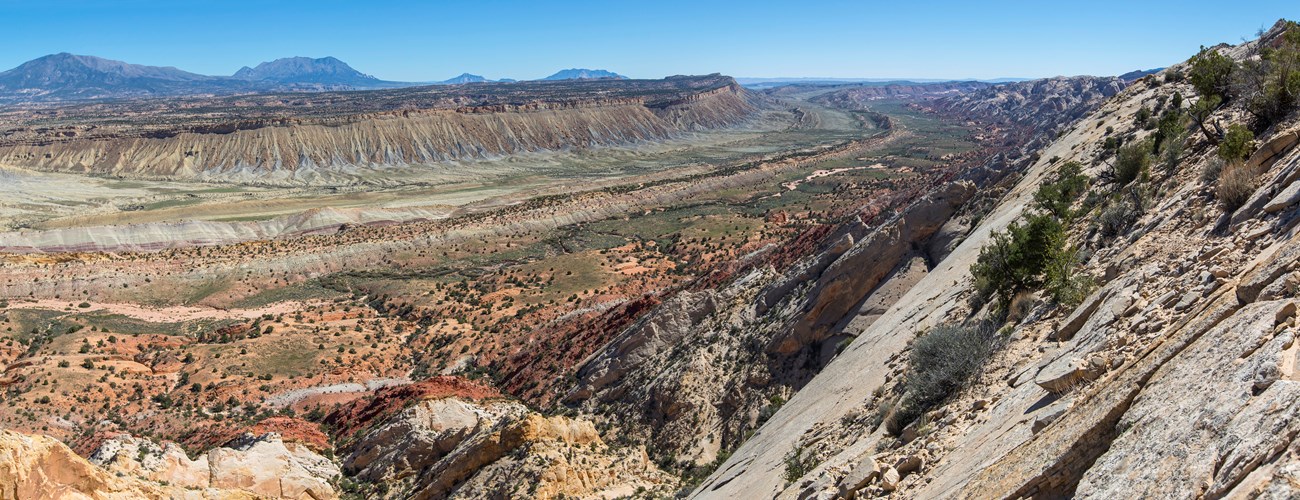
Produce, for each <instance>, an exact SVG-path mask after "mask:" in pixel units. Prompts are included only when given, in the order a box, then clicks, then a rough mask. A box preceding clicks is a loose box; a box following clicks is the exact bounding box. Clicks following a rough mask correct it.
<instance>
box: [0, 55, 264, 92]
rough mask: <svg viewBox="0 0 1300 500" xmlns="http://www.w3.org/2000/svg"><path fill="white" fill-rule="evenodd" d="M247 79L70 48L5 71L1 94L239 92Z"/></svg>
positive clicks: (0, 78)
mask: <svg viewBox="0 0 1300 500" xmlns="http://www.w3.org/2000/svg"><path fill="white" fill-rule="evenodd" d="M241 87H247V85H246V84H243V83H241V82H228V81H222V80H221V79H220V78H215V77H211V76H205V75H199V74H195V73H189V72H186V71H181V70H179V69H176V68H171V67H158V66H142V65H138V64H127V63H124V62H122V61H113V60H109V59H103V58H99V57H94V56H79V55H73V54H68V53H66V52H65V53H60V54H53V55H48V56H45V57H40V58H37V59H33V60H31V61H27V62H25V63H23V64H21V65H19V66H18V67H16V68H14V69H11V70H8V71H5V72H3V73H0V96H4V95H9V96H19V97H22V98H26V99H90V98H96V97H126V96H154V95H176V94H184V93H206V92H216V91H234V90H237V89H239V88H241Z"/></svg>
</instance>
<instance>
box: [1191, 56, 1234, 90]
mask: <svg viewBox="0 0 1300 500" xmlns="http://www.w3.org/2000/svg"><path fill="white" fill-rule="evenodd" d="M1191 66H1192V67H1191V70H1190V71H1188V74H1187V79H1188V80H1189V81H1191V83H1192V87H1195V88H1196V93H1198V94H1200V95H1201V97H1211V96H1218V97H1219V98H1221V99H1223V100H1225V101H1226V100H1228V99H1229V97H1230V92H1231V89H1232V77H1233V73H1234V72H1235V71H1236V69H1237V63H1236V62H1234V61H1233V60H1232V59H1230V58H1228V56H1225V55H1223V54H1220V53H1219V51H1217V50H1213V49H1207V48H1204V47H1201V52H1200V53H1199V54H1196V56H1195V57H1192V64H1191Z"/></svg>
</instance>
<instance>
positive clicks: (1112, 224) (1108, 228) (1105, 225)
mask: <svg viewBox="0 0 1300 500" xmlns="http://www.w3.org/2000/svg"><path fill="white" fill-rule="evenodd" d="M1143 202H1144V200H1143V198H1142V194H1141V192H1140V191H1139V190H1136V189H1133V188H1129V189H1127V190H1125V192H1123V193H1121V194H1120V196H1118V197H1117V198H1116V199H1113V200H1112V201H1111V203H1110V204H1108V205H1107V206H1106V208H1105V209H1103V210H1102V211H1101V213H1100V214H1098V215H1097V228H1098V230H1100V231H1101V235H1102V236H1105V237H1107V238H1113V237H1115V236H1119V235H1121V234H1124V233H1125V232H1127V231H1128V228H1129V227H1131V226H1133V223H1135V222H1137V220H1138V218H1140V217H1142V214H1143V212H1145V211H1146V208H1145V203H1143Z"/></svg>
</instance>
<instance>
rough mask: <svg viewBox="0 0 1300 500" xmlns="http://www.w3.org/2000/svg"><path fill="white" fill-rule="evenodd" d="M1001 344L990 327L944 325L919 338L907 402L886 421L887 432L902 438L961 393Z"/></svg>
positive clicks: (909, 375)
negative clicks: (911, 426) (924, 416)
mask: <svg viewBox="0 0 1300 500" xmlns="http://www.w3.org/2000/svg"><path fill="white" fill-rule="evenodd" d="M999 344H1000V339H999V338H998V335H997V330H996V329H995V328H994V327H993V326H992V325H989V324H980V325H978V326H958V325H941V326H938V327H935V328H934V329H933V330H931V331H930V332H929V333H927V334H925V335H922V336H921V337H919V338H917V339H916V341H915V342H913V343H912V353H911V355H910V357H909V359H908V363H907V374H906V375H905V378H904V381H903V387H904V390H905V392H904V394H903V398H902V400H901V401H899V403H898V405H896V406H895V407H894V411H893V412H892V413H891V414H890V415H889V416H888V417H887V418H886V422H885V425H886V429H887V430H888V431H889V432H891V433H893V434H898V433H899V432H901V431H902V429H903V427H906V426H907V424H909V423H911V422H912V421H914V420H916V419H917V418H919V417H920V416H921V415H922V414H924V413H925V412H927V411H930V409H932V408H934V407H935V406H937V405H938V404H939V403H942V402H943V401H944V400H945V399H947V398H948V397H949V396H950V395H952V394H953V393H956V392H957V391H958V390H960V389H961V388H962V387H963V386H965V385H966V382H967V381H969V380H970V378H971V377H972V376H974V375H975V374H976V373H978V372H979V370H980V368H981V367H982V366H984V362H985V361H986V360H987V359H988V357H989V355H990V354H992V353H993V351H994V350H995V349H996V348H997V346H998V345H999Z"/></svg>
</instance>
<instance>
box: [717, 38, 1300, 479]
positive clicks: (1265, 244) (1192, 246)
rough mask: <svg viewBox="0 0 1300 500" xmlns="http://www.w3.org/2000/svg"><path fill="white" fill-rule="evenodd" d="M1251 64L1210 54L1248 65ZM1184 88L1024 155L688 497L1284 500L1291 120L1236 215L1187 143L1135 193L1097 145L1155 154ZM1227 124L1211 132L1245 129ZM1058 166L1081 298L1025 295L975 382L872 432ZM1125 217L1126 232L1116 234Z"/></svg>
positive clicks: (1150, 88)
mask: <svg viewBox="0 0 1300 500" xmlns="http://www.w3.org/2000/svg"><path fill="white" fill-rule="evenodd" d="M1279 34H1280V33H1279V30H1278V29H1277V28H1275V29H1274V30H1273V31H1272V32H1270V33H1269V34H1267V35H1265V37H1264V40H1265V43H1268V42H1269V41H1270V40H1276V39H1277V37H1278V36H1279ZM1258 46H1259V45H1258V44H1256V43H1254V42H1252V43H1247V44H1244V45H1242V46H1238V47H1232V48H1227V49H1224V52H1225V53H1226V54H1228V55H1229V56H1231V57H1233V58H1235V59H1237V60H1244V59H1247V58H1249V57H1251V56H1252V55H1254V54H1255V53H1256V52H1255V51H1256V49H1257V47H1258ZM1186 69H1187V68H1186V65H1178V66H1175V67H1173V68H1171V69H1169V70H1166V71H1165V72H1162V73H1161V74H1158V75H1155V76H1153V77H1148V78H1145V79H1142V80H1139V81H1137V82H1135V83H1134V84H1132V85H1131V86H1130V87H1128V88H1127V89H1125V90H1124V91H1122V92H1121V93H1119V94H1117V95H1116V96H1115V97H1114V98H1112V99H1110V100H1108V101H1107V102H1106V103H1105V104H1104V105H1102V106H1101V107H1100V108H1098V109H1096V110H1094V111H1091V112H1090V113H1087V114H1086V115H1085V116H1084V118H1082V119H1080V120H1078V121H1076V122H1075V123H1074V124H1073V125H1071V126H1068V127H1067V128H1066V129H1065V130H1064V132H1063V134H1062V135H1061V136H1060V137H1059V138H1058V139H1056V140H1054V141H1052V142H1051V143H1050V144H1049V145H1047V146H1046V147H1045V148H1043V149H1042V150H1041V151H1039V152H1038V153H1037V154H1036V155H1034V157H1036V158H1037V159H1036V160H1035V161H1034V162H1033V163H1032V165H1031V166H1029V168H1028V169H1027V170H1026V171H1025V172H1024V174H1023V176H1022V177H1020V178H1019V180H1018V181H1017V182H1016V183H1015V185H1014V186H1013V187H1012V188H1011V189H1010V190H1009V191H1007V192H1006V194H1005V195H1004V196H1002V197H1001V198H1000V199H999V200H998V202H997V203H996V204H995V205H994V206H993V207H992V209H991V210H990V211H989V213H988V214H987V215H985V216H984V217H982V218H981V219H980V220H981V222H980V223H979V224H978V226H976V227H975V228H974V229H973V230H971V231H970V233H969V234H968V235H967V236H966V237H965V239H964V241H962V242H961V243H960V245H957V246H956V248H955V249H954V250H953V251H952V252H951V253H950V254H948V255H947V256H946V257H945V258H943V259H942V260H941V261H940V262H937V263H936V265H935V266H934V267H933V268H932V269H931V270H930V271H929V273H928V274H927V275H925V276H924V277H923V278H922V279H920V280H919V281H917V282H916V283H915V285H914V286H911V287H910V288H908V289H907V291H906V292H905V293H903V294H902V296H901V297H900V298H898V300H897V301H895V302H894V303H893V304H892V305H891V306H889V307H887V308H886V309H885V310H884V311H883V313H882V314H881V315H880V316H879V317H878V318H877V319H875V320H874V321H873V322H872V323H871V324H870V325H869V326H868V327H866V328H865V329H864V330H863V331H861V333H860V334H858V335H857V337H856V340H854V341H853V343H852V344H850V345H848V346H846V348H845V349H844V350H843V352H842V354H841V355H839V356H838V357H836V358H835V359H834V360H833V361H832V362H831V363H830V364H829V365H828V366H827V367H826V368H825V369H824V370H822V371H821V372H820V373H819V374H818V375H817V376H816V377H815V378H813V379H812V380H811V381H810V382H809V383H808V384H807V385H806V386H804V387H803V388H802V389H800V390H799V391H798V392H797V393H795V394H794V396H793V397H792V398H790V400H789V402H787V403H786V404H785V405H784V406H782V407H781V409H780V410H779V411H777V412H775V414H774V415H772V416H771V418H770V419H769V420H768V421H767V423H766V424H765V425H764V426H763V427H762V428H760V429H759V430H758V432H757V433H755V435H754V437H753V438H751V439H749V440H748V441H746V442H745V443H744V444H743V445H741V446H740V448H739V449H737V450H736V451H735V453H734V454H733V455H731V457H730V458H729V459H728V460H727V461H725V462H724V463H722V464H721V465H720V466H719V467H718V469H717V471H716V472H714V473H713V475H712V476H711V477H710V478H709V479H708V480H706V481H705V482H704V483H703V484H702V485H701V486H700V487H699V488H698V489H696V490H695V492H694V495H695V496H696V497H699V498H773V497H775V498H812V497H817V498H831V497H837V496H853V495H856V496H858V497H864V496H886V495H888V496H897V497H904V498H1000V497H1040V498H1059V497H1080V498H1115V497H1117V496H1139V497H1152V496H1158V497H1199V496H1205V497H1214V498H1223V497H1228V498H1256V497H1265V498H1294V497H1295V495H1296V491H1297V486H1296V485H1297V484H1300V481H1297V479H1298V478H1300V473H1297V471H1298V470H1300V449H1297V444H1296V442H1295V439H1294V438H1295V436H1296V435H1297V434H1298V431H1297V430H1298V429H1300V418H1298V417H1297V415H1300V413H1297V408H1296V391H1297V387H1300V386H1297V385H1296V382H1295V380H1296V378H1295V365H1296V342H1295V339H1296V335H1297V333H1300V331H1298V330H1297V327H1296V311H1297V300H1298V299H1297V296H1296V290H1297V286H1296V284H1297V283H1300V277H1297V276H1296V274H1295V272H1294V270H1295V266H1296V262H1297V257H1298V256H1300V251H1298V250H1297V248H1300V235H1297V230H1296V227H1297V221H1300V218H1297V216H1296V214H1297V210H1300V196H1296V195H1295V193H1296V192H1297V191H1300V188H1297V186H1300V184H1297V182H1298V181H1297V179H1300V148H1296V147H1295V144H1296V143H1297V142H1298V141H1297V140H1296V139H1295V138H1296V137H1297V133H1296V130H1297V128H1298V127H1300V115H1297V113H1296V111H1295V110H1294V109H1292V110H1291V112H1290V114H1289V116H1287V117H1286V118H1284V119H1283V120H1282V121H1281V122H1279V123H1277V124H1275V125H1272V126H1269V127H1267V128H1265V129H1264V130H1262V131H1261V132H1260V133H1259V135H1258V148H1257V149H1256V150H1255V153H1253V154H1252V155H1250V156H1249V158H1247V159H1246V160H1244V161H1242V162H1241V165H1243V166H1244V167H1231V168H1248V169H1250V170H1249V172H1251V173H1252V174H1251V177H1250V179H1249V182H1248V184H1247V186H1248V188H1249V191H1250V194H1249V195H1247V196H1245V197H1244V198H1245V201H1244V202H1243V204H1242V205H1241V206H1240V208H1234V209H1229V208H1225V207H1230V206H1227V205H1223V203H1224V202H1223V200H1221V199H1219V196H1218V195H1216V186H1217V184H1218V183H1219V182H1221V180H1216V179H1215V177H1214V175H1213V172H1216V168H1217V167H1219V166H1220V164H1221V162H1222V160H1221V159H1219V157H1218V155H1217V154H1216V151H1217V148H1216V147H1214V145H1213V144H1211V142H1210V140H1208V139H1207V138H1206V137H1205V136H1204V135H1202V134H1200V133H1199V132H1197V133H1192V134H1190V135H1188V136H1184V137H1186V141H1185V144H1183V146H1184V147H1185V149H1183V151H1182V154H1180V155H1171V156H1169V157H1167V159H1168V161H1167V162H1159V163H1152V164H1151V166H1150V171H1149V174H1148V175H1149V178H1142V179H1138V180H1135V181H1133V182H1132V183H1124V184H1120V183H1119V181H1116V180H1115V179H1114V177H1112V176H1111V175H1112V174H1111V172H1112V170H1111V162H1113V161H1114V159H1113V157H1111V153H1108V152H1107V138H1108V137H1114V136H1121V137H1124V138H1126V142H1127V143H1134V142H1138V141H1141V140H1143V139H1145V138H1148V137H1151V136H1152V135H1154V134H1155V133H1156V132H1155V131H1154V130H1152V129H1154V128H1155V127H1148V126H1147V122H1146V121H1144V120H1143V119H1139V117H1140V116H1146V115H1148V114H1149V111H1147V112H1144V111H1142V109H1143V108H1146V109H1147V110H1151V109H1155V110H1160V109H1162V108H1164V109H1169V106H1171V105H1170V104H1169V103H1172V102H1177V101H1178V99H1176V98H1174V95H1175V94H1176V93H1177V94H1180V95H1181V96H1182V97H1184V98H1187V97H1190V96H1195V95H1196V93H1195V91H1194V90H1193V89H1192V87H1191V86H1190V85H1189V84H1187V83H1185V82H1183V81H1182V80H1180V79H1179V78H1178V77H1177V74H1178V73H1179V72H1183V71H1186ZM1244 106H1245V104H1244V103H1243V102H1241V101H1235V102H1232V103H1230V104H1229V105H1227V106H1224V107H1222V108H1219V109H1217V110H1215V111H1214V113H1212V119H1213V120H1216V121H1220V122H1222V123H1225V124H1226V123H1242V122H1248V121H1249V118H1248V116H1249V115H1248V114H1247V113H1246V112H1245V108H1244ZM996 108H997V106H993V107H991V108H987V109H996ZM1008 116H1009V115H1008ZM1185 123H1186V125H1187V127H1188V129H1191V128H1192V125H1191V123H1190V122H1185ZM1108 127H1109V128H1110V130H1107V129H1108ZM1179 140H1182V139H1179ZM1068 161H1077V162H1079V163H1080V164H1082V165H1083V166H1084V173H1085V175H1088V176H1089V177H1090V178H1091V180H1090V188H1089V189H1090V190H1091V191H1092V192H1093V193H1094V198H1093V201H1091V202H1082V203H1081V205H1082V206H1080V207H1079V208H1080V210H1082V211H1083V212H1082V213H1083V215H1081V216H1080V219H1079V221H1076V222H1075V223H1073V224H1071V225H1070V226H1069V227H1070V230H1069V233H1068V234H1069V238H1070V241H1071V242H1073V243H1074V244H1075V245H1077V247H1079V248H1081V249H1083V250H1082V253H1081V255H1082V257H1081V263H1080V272H1082V273H1085V274H1086V275H1088V276H1091V277H1092V278H1093V279H1095V280H1096V284H1097V288H1096V289H1095V291H1094V292H1093V293H1092V294H1091V295H1090V296H1088V297H1086V298H1084V299H1082V300H1081V301H1080V302H1079V303H1078V304H1077V305H1063V304H1058V303H1055V302H1053V301H1052V300H1051V299H1049V298H1046V296H1045V295H1039V294H1026V295H1024V296H1021V297H1020V298H1018V299H1017V302H1018V304H1017V305H1013V306H1012V308H1013V309H1015V310H1016V313H1015V315H1014V316H1012V317H1011V318H1010V319H1009V320H1007V321H1006V322H1005V323H1000V326H1001V329H1000V333H998V334H997V335H998V336H999V337H998V338H999V339H1001V340H1000V345H1001V347H1000V350H999V351H997V352H996V353H995V354H994V355H993V356H992V357H991V359H990V361H988V362H987V363H986V364H984V365H983V366H981V368H980V370H979V373H978V374H977V375H976V376H975V378H974V379H973V380H972V381H970V382H969V383H967V384H965V385H963V386H962V387H960V388H959V389H958V390H956V391H953V393H951V394H949V395H948V397H947V398H945V399H944V401H943V402H942V403H940V404H939V405H938V406H936V407H933V408H931V409H929V410H928V411H926V412H925V413H924V414H923V415H922V416H921V417H920V418H919V419H918V420H916V421H915V422H914V423H913V424H910V425H908V426H906V427H904V428H903V429H901V430H900V429H894V430H892V431H891V430H890V429H887V426H886V425H882V424H881V419H882V418H884V419H888V418H889V416H890V414H891V411H890V408H891V407H893V405H895V404H896V403H897V402H898V401H899V398H900V397H901V396H903V395H905V394H906V391H907V389H906V386H905V384H904V383H903V382H904V381H905V380H907V378H908V376H909V373H911V372H910V371H909V370H910V369H909V368H908V359H909V357H910V356H912V355H913V354H915V351H914V350H913V347H914V344H913V339H915V338H916V337H917V336H918V335H923V334H926V333H927V332H930V331H932V330H933V329H934V328H935V327H936V326H939V325H945V324H962V323H974V322H978V321H980V320H981V319H983V318H989V317H992V315H991V313H990V310H989V309H988V308H985V307H983V306H979V305H978V303H974V302H972V301H971V300H970V299H971V297H972V295H973V294H974V289H975V284H974V281H973V279H972V278H971V274H970V269H971V265H972V264H973V263H975V262H976V261H977V259H978V258H979V255H980V252H981V249H982V248H984V247H985V246H986V245H988V244H989V243H990V241H992V240H991V235H992V234H993V233H994V232H995V231H1002V230H1004V229H1005V228H1007V227H1008V226H1009V225H1010V224H1011V223H1012V222H1013V221H1016V220H1017V219H1018V218H1019V217H1020V216H1021V215H1022V214H1024V213H1026V212H1028V211H1030V210H1032V209H1031V208H1030V207H1031V206H1032V204H1033V199H1034V197H1035V194H1036V192H1037V191H1038V189H1039V187H1040V186H1041V185H1043V184H1044V183H1045V182H1048V181H1050V180H1052V179H1053V178H1054V176H1055V175H1056V174H1055V173H1056V172H1057V171H1058V169H1059V168H1060V166H1061V165H1062V164H1063V163H1064V162H1068ZM1220 179H1221V178H1220ZM1124 193H1138V194H1136V195H1131V194H1124ZM1129 196H1136V197H1138V199H1139V200H1140V201H1139V202H1137V203H1136V206H1134V205H1130V204H1129V203H1130V202H1129V201H1125V200H1126V199H1127V198H1126V197H1129ZM1116 207H1120V208H1116ZM1121 211H1123V212H1124V213H1123V215H1124V216H1125V217H1127V218H1128V219H1127V220H1125V221H1123V222H1122V223H1117V222H1116V219H1118V218H1120V217H1119V216H1120V215H1121V214H1120V212H1121ZM1105 228H1109V229H1105ZM864 312H865V311H864ZM904 423H906V422H904ZM796 452H797V453H796Z"/></svg>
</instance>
